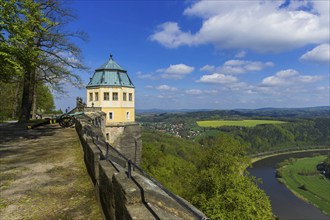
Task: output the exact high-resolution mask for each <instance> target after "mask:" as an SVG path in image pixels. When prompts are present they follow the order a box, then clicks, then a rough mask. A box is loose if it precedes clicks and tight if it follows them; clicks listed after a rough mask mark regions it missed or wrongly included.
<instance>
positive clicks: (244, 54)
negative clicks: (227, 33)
mask: <svg viewBox="0 0 330 220" xmlns="http://www.w3.org/2000/svg"><path fill="white" fill-rule="evenodd" d="M245 56H246V51H244V50H242V51H240V52H238V53H237V54H236V55H235V57H236V58H243V57H245Z"/></svg>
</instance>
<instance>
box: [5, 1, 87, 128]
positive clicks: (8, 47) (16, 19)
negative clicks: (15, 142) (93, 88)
mask: <svg viewBox="0 0 330 220" xmlns="http://www.w3.org/2000/svg"><path fill="white" fill-rule="evenodd" d="M62 4H64V3H63V2H62V1H53V0H40V1H34V0H7V1H1V5H0V7H1V10H0V32H1V37H0V51H1V53H0V61H1V64H3V65H1V68H0V81H2V82H13V81H21V82H23V84H22V87H21V89H22V99H21V100H22V102H21V104H20V105H19V106H20V117H19V121H20V122H25V121H27V120H28V119H29V118H30V113H31V109H32V103H33V97H34V94H35V88H36V84H37V83H39V82H42V83H45V82H47V83H48V85H51V86H52V87H53V88H54V89H57V90H58V91H63V89H62V84H61V83H63V81H65V82H70V83H72V84H73V85H76V86H81V85H82V84H81V80H80V77H79V76H78V75H77V74H76V73H75V71H74V70H75V69H78V70H85V69H86V68H85V67H84V66H83V64H82V62H81V56H80V53H81V51H80V49H79V48H78V47H77V46H76V45H75V44H74V43H72V39H73V38H80V39H85V35H84V33H82V32H70V31H68V30H67V29H65V25H67V24H68V23H69V21H72V19H73V16H72V15H71V14H70V12H69V10H67V9H66V8H64V7H63V5H62Z"/></svg>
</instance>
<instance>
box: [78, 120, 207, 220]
mask: <svg viewBox="0 0 330 220" xmlns="http://www.w3.org/2000/svg"><path fill="white" fill-rule="evenodd" d="M87 117H88V116H87ZM84 133H85V135H87V136H89V137H91V139H92V142H93V143H94V144H95V146H96V147H97V148H98V149H99V150H100V152H101V158H100V159H102V160H107V161H109V162H110V163H111V164H112V165H113V166H114V167H115V168H116V166H115V165H114V164H113V162H112V160H111V159H110V156H111V154H110V151H113V152H115V153H116V154H117V155H119V156H120V157H121V158H122V159H123V160H124V161H125V163H126V164H127V166H126V167H125V166H123V167H124V168H127V171H126V174H127V178H129V179H131V180H132V181H133V182H134V183H135V184H136V185H137V186H138V187H139V189H140V190H141V197H142V202H143V203H144V205H145V206H146V207H147V209H148V210H149V211H150V212H151V214H152V215H153V216H154V217H155V218H156V219H160V218H159V216H157V214H156V213H155V211H153V210H152V208H151V207H150V206H149V204H148V203H147V202H146V201H145V198H144V190H143V188H142V186H141V185H140V184H139V183H138V182H137V181H136V180H135V179H134V177H133V176H132V170H137V171H139V173H140V174H141V175H143V176H144V177H146V178H147V179H149V180H150V181H152V182H153V183H154V184H155V185H156V186H157V187H159V188H160V189H161V190H162V191H164V192H165V193H166V194H167V195H168V196H169V197H170V198H172V199H173V200H174V201H176V202H177V203H178V204H179V205H180V206H181V207H183V208H184V209H185V210H187V211H188V212H189V213H190V214H191V215H192V216H194V217H195V218H196V219H201V220H207V219H209V218H207V217H206V216H204V215H203V214H202V213H201V212H198V211H196V210H195V209H193V208H192V207H191V206H189V205H188V204H187V203H186V202H185V201H183V199H181V198H180V197H178V196H177V195H175V194H174V193H172V192H171V191H170V190H168V189H166V188H165V187H164V186H163V185H162V184H161V183H159V182H158V181H157V180H155V179H154V178H153V177H151V176H150V175H149V174H148V173H146V172H145V171H144V170H143V169H142V168H140V167H139V166H138V165H137V164H135V163H134V162H133V161H131V160H130V159H128V158H127V157H126V156H125V155H123V154H122V153H121V152H119V151H118V150H117V149H116V148H114V147H113V146H111V145H110V144H109V143H107V142H105V149H104V147H103V146H99V143H100V138H99V136H97V135H96V136H94V135H93V132H91V131H88V130H87V129H84ZM97 142H99V143H97ZM103 144H104V143H103ZM104 150H105V155H104V154H103V152H104ZM112 156H113V155H112ZM117 171H119V170H118V169H117Z"/></svg>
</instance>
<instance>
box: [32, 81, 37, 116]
mask: <svg viewBox="0 0 330 220" xmlns="http://www.w3.org/2000/svg"><path fill="white" fill-rule="evenodd" d="M36 87H37V83H34V93H33V103H32V119H37V93H36Z"/></svg>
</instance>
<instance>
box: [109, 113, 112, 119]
mask: <svg viewBox="0 0 330 220" xmlns="http://www.w3.org/2000/svg"><path fill="white" fill-rule="evenodd" d="M109 119H110V120H113V112H109Z"/></svg>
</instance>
